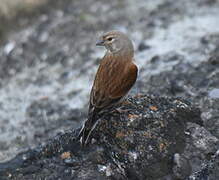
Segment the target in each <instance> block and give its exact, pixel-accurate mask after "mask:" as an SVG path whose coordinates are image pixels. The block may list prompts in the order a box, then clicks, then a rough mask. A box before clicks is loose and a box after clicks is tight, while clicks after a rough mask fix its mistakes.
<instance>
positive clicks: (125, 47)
mask: <svg viewBox="0 0 219 180" xmlns="http://www.w3.org/2000/svg"><path fill="white" fill-rule="evenodd" d="M96 45H97V46H105V48H106V49H107V50H108V51H109V52H110V53H113V54H115V53H124V54H125V53H130V54H131V55H133V53H134V48H133V44H132V42H131V40H130V39H129V37H128V36H127V35H126V34H124V33H122V32H120V31H110V32H107V33H104V34H103V35H102V36H101V37H100V39H99V41H98V42H97V43H96Z"/></svg>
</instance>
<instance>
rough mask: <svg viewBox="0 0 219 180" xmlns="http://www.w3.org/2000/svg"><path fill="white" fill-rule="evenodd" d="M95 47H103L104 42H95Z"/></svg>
mask: <svg viewBox="0 0 219 180" xmlns="http://www.w3.org/2000/svg"><path fill="white" fill-rule="evenodd" d="M96 46H104V41H103V40H99V41H97V43H96Z"/></svg>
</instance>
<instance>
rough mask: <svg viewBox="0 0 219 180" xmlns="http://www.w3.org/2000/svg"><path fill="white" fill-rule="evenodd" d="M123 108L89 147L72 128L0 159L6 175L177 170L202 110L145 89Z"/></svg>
mask: <svg viewBox="0 0 219 180" xmlns="http://www.w3.org/2000/svg"><path fill="white" fill-rule="evenodd" d="M120 108H122V110H123V113H119V112H117V111H110V112H109V113H107V114H105V115H104V116H103V117H102V118H101V121H100V122H99V124H98V125H97V127H96V129H95V130H94V132H93V134H92V137H93V139H95V142H93V143H92V144H90V145H89V146H87V147H86V148H83V149H82V148H81V146H80V144H79V142H78V140H77V138H76V137H77V133H78V131H79V130H76V131H74V130H69V131H67V132H65V133H60V134H59V135H58V136H56V137H55V138H53V139H51V140H50V141H49V142H47V143H46V144H45V145H42V146H39V147H38V148H36V149H34V150H29V151H27V152H25V153H23V154H20V155H18V156H17V157H16V158H15V159H13V160H11V161H9V162H7V163H4V164H0V173H1V176H2V177H4V178H6V179H7V177H8V174H11V179H16V178H18V177H19V178H21V179H40V178H43V179H45V178H47V179H50V178H53V179H58V178H61V179H62V178H72V179H92V178H94V177H95V179H158V178H162V177H164V176H166V175H167V174H172V173H173V171H172V168H173V167H174V161H173V157H174V154H176V153H183V151H184V148H185V143H186V134H185V130H186V124H187V122H193V123H201V119H200V111H199V110H198V109H196V108H194V107H192V106H191V104H190V103H189V102H187V101H185V100H183V99H180V98H166V97H155V96H145V95H138V96H136V97H133V98H129V99H128V100H127V101H125V102H124V103H123V105H122V107H120ZM67 151H69V152H71V158H67V159H65V160H64V161H63V160H62V159H61V158H60V154H61V153H63V152H67ZM24 157H25V158H24ZM175 162H176V161H175ZM178 165H179V163H178ZM15 166H16V168H14V167H15ZM181 168H182V167H181ZM183 168H184V167H183ZM15 169H17V170H15ZM188 175H189V173H188V172H187V170H186V175H185V176H188Z"/></svg>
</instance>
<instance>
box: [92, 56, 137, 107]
mask: <svg viewBox="0 0 219 180" xmlns="http://www.w3.org/2000/svg"><path fill="white" fill-rule="evenodd" d="M118 58H120V59H117V58H116V57H112V56H105V57H104V58H103V60H102V61H101V64H100V66H99V69H98V71H97V74H96V77H95V81H94V85H93V88H92V91H91V98H90V103H91V104H92V106H94V107H96V108H101V109H102V108H104V107H107V106H109V105H111V104H112V101H116V100H117V99H118V100H119V99H120V98H122V97H123V96H124V95H126V94H127V92H128V91H129V90H130V89H131V87H132V86H133V84H134V83H135V81H136V78H137V71H138V69H137V67H136V65H135V64H133V63H132V60H131V59H130V60H125V59H121V57H118Z"/></svg>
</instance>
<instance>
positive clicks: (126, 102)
mask: <svg viewBox="0 0 219 180" xmlns="http://www.w3.org/2000/svg"><path fill="white" fill-rule="evenodd" d="M128 104H131V103H130V102H129V101H128V100H127V99H125V100H123V101H121V102H120V103H119V104H118V106H117V107H115V108H114V109H113V111H114V112H118V113H120V114H122V113H126V112H128V111H130V109H129V108H127V107H125V109H123V108H124V105H128Z"/></svg>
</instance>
